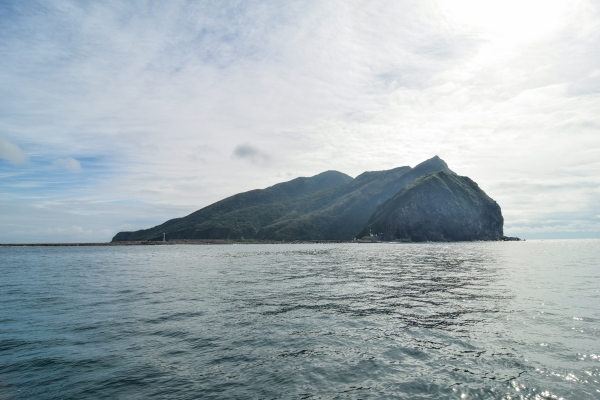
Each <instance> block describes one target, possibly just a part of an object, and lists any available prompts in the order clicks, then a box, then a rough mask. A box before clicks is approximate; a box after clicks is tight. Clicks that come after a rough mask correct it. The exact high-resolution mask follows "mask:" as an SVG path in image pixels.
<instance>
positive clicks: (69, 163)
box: [52, 158, 81, 171]
mask: <svg viewBox="0 0 600 400" xmlns="http://www.w3.org/2000/svg"><path fill="white" fill-rule="evenodd" d="M52 165H54V166H55V167H57V168H64V169H66V170H69V171H81V163H79V161H77V160H76V159H74V158H59V159H58V160H54V161H53V162H52Z"/></svg>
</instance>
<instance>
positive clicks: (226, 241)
mask: <svg viewBox="0 0 600 400" xmlns="http://www.w3.org/2000/svg"><path fill="white" fill-rule="evenodd" d="M506 241H525V239H519V238H512V237H504V238H503V239H500V240H472V241H467V242H506ZM319 243H322V244H328V243H392V244H402V243H464V242H462V241H456V242H454V241H453V242H450V241H448V242H445V241H444V242H432V241H427V242H405V241H382V240H294V241H289V242H286V241H275V240H264V241H258V240H229V239H196V240H189V239H182V240H168V241H166V242H163V241H151V240H147V241H123V242H101V243H0V247H85V246H88V247H108V246H169V245H171V246H172V245H178V244H188V245H204V246H206V245H223V244H229V245H232V244H319Z"/></svg>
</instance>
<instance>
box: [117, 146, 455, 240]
mask: <svg viewBox="0 0 600 400" xmlns="http://www.w3.org/2000/svg"><path fill="white" fill-rule="evenodd" d="M442 170H443V171H447V172H448V173H452V172H451V171H450V170H449V169H448V166H447V165H446V163H445V162H444V161H442V160H441V159H440V158H438V157H437V156H436V157H434V158H432V159H430V160H427V161H425V162H423V163H421V164H419V165H418V166H416V167H415V168H410V167H400V168H395V169H391V170H387V171H372V172H365V173H363V174H361V175H359V176H358V177H356V179H352V178H350V177H348V176H347V175H344V174H342V173H340V172H336V171H328V172H324V173H323V174H319V175H316V176H314V177H311V178H297V179H294V180H292V181H290V182H284V183H281V184H278V185H275V186H272V187H270V188H267V189H262V190H253V191H250V192H246V193H240V194H237V195H235V196H231V197H229V198H227V199H224V200H221V201H219V202H217V203H214V204H212V205H210V206H208V207H205V208H203V209H201V210H198V211H196V212H194V213H192V214H190V215H188V216H187V217H184V218H178V219H174V220H170V221H167V222H165V223H164V224H162V225H159V226H156V227H154V228H151V229H146V230H141V231H136V232H120V233H118V234H117V235H116V236H115V237H114V238H113V241H124V240H161V239H162V234H163V232H165V233H166V234H167V238H169V239H241V238H246V239H270V240H319V239H321V240H326V239H329V240H347V239H352V238H353V237H355V236H356V234H357V233H358V232H359V231H360V230H361V229H362V228H363V227H364V226H365V224H366V223H367V221H368V220H369V217H370V216H371V214H372V213H373V211H375V209H376V208H377V206H378V205H380V204H381V203H383V202H384V201H385V200H387V199H388V198H390V197H391V196H393V195H394V194H395V193H396V192H398V190H400V189H401V188H402V187H403V186H405V185H407V184H408V183H410V182H412V181H414V180H415V179H417V178H419V177H421V176H424V175H426V174H429V173H432V172H436V171H442ZM299 187H300V188H299Z"/></svg>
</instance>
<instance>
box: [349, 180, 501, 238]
mask: <svg viewBox="0 0 600 400" xmlns="http://www.w3.org/2000/svg"><path fill="white" fill-rule="evenodd" d="M503 224H504V219H503V217H502V212H501V210H500V206H499V205H498V204H497V203H496V202H495V201H494V200H492V199H491V198H490V197H489V196H488V195H486V194H485V192H484V191H483V190H481V189H480V188H479V186H478V185H477V184H476V183H475V182H473V181H472V180H471V179H469V178H467V177H465V176H458V175H456V174H453V173H448V172H446V171H440V172H436V173H432V174H429V175H426V176H424V177H421V178H419V179H417V180H415V181H413V182H412V183H411V184H409V185H407V186H405V187H404V188H403V189H402V190H400V191H399V192H398V193H397V194H395V195H394V196H393V197H391V198H390V199H389V200H387V201H386V202H384V203H383V204H381V205H380V206H379V207H377V209H376V210H375V212H374V213H373V215H372V216H371V218H370V219H369V222H368V223H367V225H366V227H365V229H364V230H363V231H362V232H361V233H360V234H359V236H364V235H368V234H369V233H373V234H378V235H381V236H382V238H383V240H400V241H411V242H423V241H464V240H502V239H503Z"/></svg>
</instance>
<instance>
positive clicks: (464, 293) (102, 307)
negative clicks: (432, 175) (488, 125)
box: [0, 240, 600, 399]
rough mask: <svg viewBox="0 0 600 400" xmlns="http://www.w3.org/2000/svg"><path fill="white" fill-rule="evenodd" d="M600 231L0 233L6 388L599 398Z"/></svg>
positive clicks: (36, 393)
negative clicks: (147, 240)
mask: <svg viewBox="0 0 600 400" xmlns="http://www.w3.org/2000/svg"><path fill="white" fill-rule="evenodd" d="M599 260H600V241H599V240H564V241H527V242H475V243H438V244H433V243H422V244H387V243H378V244H289V245H286V244H280V245H213V246H202V245H172V246H130V247H12V248H7V247H4V248H0V398H2V399H97V398H116V399H147V398H155V399H160V398H169V399H196V398H205V399H217V398H219V399H220V398H233V399H246V398H322V399H323V398H324V399H327V398H406V399H420V398H427V399H438V398H468V399H488V398H505V399H509V398H511V399H517V398H527V399H534V398H536V399H542V398H556V399H558V398H566V399H594V398H600V383H599V382H600V377H599V374H600V302H599V300H600V293H599V291H600V261H599Z"/></svg>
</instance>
